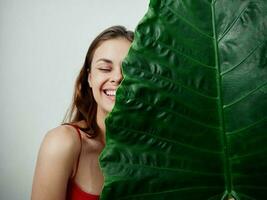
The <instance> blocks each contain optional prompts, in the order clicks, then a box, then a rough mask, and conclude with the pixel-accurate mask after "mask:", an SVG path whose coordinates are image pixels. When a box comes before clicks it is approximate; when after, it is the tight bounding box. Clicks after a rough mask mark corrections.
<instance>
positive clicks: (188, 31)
mask: <svg viewBox="0 0 267 200" xmlns="http://www.w3.org/2000/svg"><path fill="white" fill-rule="evenodd" d="M266 4H267V1H266V0H217V1H216V0H214V1H211V0H161V1H160V0H151V2H150V5H149V10H148V12H147V13H146V15H145V17H144V18H143V19H142V21H141V22H140V23H139V25H138V27H137V29H136V31H135V40H134V42H133V44H132V47H131V49H130V51H129V54H128V56H127V58H126V59H125V61H124V63H123V73H124V80H123V82H122V84H121V86H120V88H119V89H118V92H117V99H116V105H115V107H114V109H113V111H112V112H111V113H110V115H109V116H108V118H107V119H106V126H107V133H106V134H107V145H106V147H105V149H104V151H103V153H102V154H101V157H100V163H101V167H102V169H103V172H104V175H105V186H104V190H103V192H102V195H101V198H102V200H106V199H111V200H141V199H144V200H152V199H153V200H176V199H177V200H220V199H228V198H230V197H231V196H232V197H233V198H234V199H241V200H255V199H256V200H266V199H267V39H266V38H267V6H266Z"/></svg>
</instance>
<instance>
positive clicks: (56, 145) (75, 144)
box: [42, 125, 80, 154]
mask: <svg viewBox="0 0 267 200" xmlns="http://www.w3.org/2000/svg"><path fill="white" fill-rule="evenodd" d="M75 131H76V130H75V129H74V128H72V127H69V126H62V125H61V126H58V127H56V128H54V129H51V130H49V131H48V132H47V133H46V135H45V137H44V140H43V143H42V147H44V148H46V149H47V150H51V151H53V152H54V153H55V152H57V151H58V152H59V153H60V152H61V153H64V152H65V153H71V152H73V153H74V154H75V152H79V149H80V139H79V136H78V134H77V133H76V132H75ZM54 150H56V151H54Z"/></svg>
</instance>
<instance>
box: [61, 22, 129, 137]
mask: <svg viewBox="0 0 267 200" xmlns="http://www.w3.org/2000/svg"><path fill="white" fill-rule="evenodd" d="M115 38H125V39H127V40H128V41H130V42H132V41H133V38H134V34H133V32H132V31H129V30H127V29H126V28H125V27H124V26H112V27H109V28H107V29H105V30H104V31H103V32H101V33H100V34H99V35H98V36H97V37H96V38H95V39H94V40H93V42H92V43H91V45H90V47H89V49H88V51H87V54H86V58H85V62H84V65H83V67H82V69H81V71H80V73H79V75H78V77H77V79H76V83H75V87H74V95H73V100H72V103H71V106H70V108H69V109H68V111H67V113H66V115H65V117H64V120H63V123H64V122H69V123H75V122H78V121H81V120H85V121H86V127H85V128H81V127H80V129H81V130H83V131H84V132H86V133H87V134H88V136H89V137H91V138H94V137H96V136H97V129H98V126H97V123H96V110H97V104H96V101H95V99H94V97H93V93H92V88H90V87H89V83H88V74H89V72H90V70H91V62H92V59H93V56H94V53H95V50H96V49H97V47H98V46H100V44H101V43H102V42H104V41H106V40H110V39H115Z"/></svg>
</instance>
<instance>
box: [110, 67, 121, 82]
mask: <svg viewBox="0 0 267 200" xmlns="http://www.w3.org/2000/svg"><path fill="white" fill-rule="evenodd" d="M122 79H123V76H122V70H121V66H120V67H118V68H117V69H116V70H114V71H113V74H112V78H111V82H113V83H116V84H120V82H121V81H122Z"/></svg>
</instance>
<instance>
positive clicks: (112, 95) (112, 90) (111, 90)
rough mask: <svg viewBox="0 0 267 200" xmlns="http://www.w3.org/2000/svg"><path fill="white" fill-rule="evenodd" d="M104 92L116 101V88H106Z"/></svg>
mask: <svg viewBox="0 0 267 200" xmlns="http://www.w3.org/2000/svg"><path fill="white" fill-rule="evenodd" d="M103 92H104V94H105V95H106V96H107V97H108V99H110V100H112V101H114V100H115V96H116V90H115V89H104V90H103Z"/></svg>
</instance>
